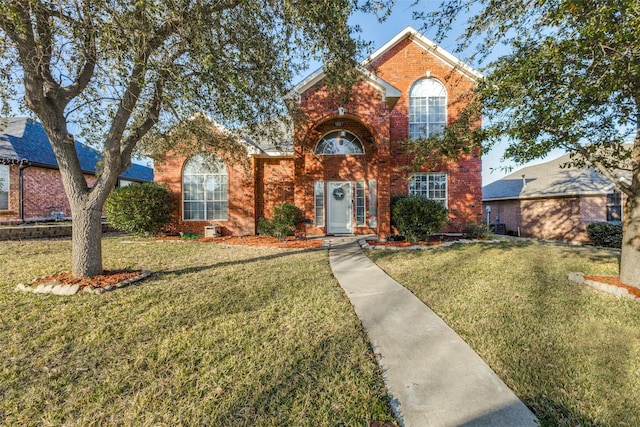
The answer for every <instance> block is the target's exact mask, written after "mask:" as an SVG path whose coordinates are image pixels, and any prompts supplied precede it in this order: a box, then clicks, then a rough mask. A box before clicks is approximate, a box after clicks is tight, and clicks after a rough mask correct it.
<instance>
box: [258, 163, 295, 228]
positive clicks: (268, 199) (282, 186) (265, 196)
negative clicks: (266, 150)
mask: <svg viewBox="0 0 640 427" xmlns="http://www.w3.org/2000/svg"><path fill="white" fill-rule="evenodd" d="M255 164H256V168H255V169H254V176H255V180H256V182H255V188H256V191H255V193H256V196H255V197H256V219H259V218H267V219H273V209H274V208H275V207H276V206H278V205H280V204H282V203H294V197H293V194H294V185H295V180H294V167H293V159H292V158H290V157H286V158H257V159H256V163H255Z"/></svg>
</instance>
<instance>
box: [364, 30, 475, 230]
mask: <svg viewBox="0 0 640 427" xmlns="http://www.w3.org/2000/svg"><path fill="white" fill-rule="evenodd" d="M372 65H373V67H375V69H376V70H377V72H378V75H379V76H380V77H381V78H383V79H384V80H386V81H387V82H389V83H391V84H392V85H393V86H395V87H396V88H398V89H399V90H400V91H401V92H402V96H401V97H400V99H399V100H398V103H397V104H396V106H395V108H394V109H393V111H391V113H390V121H391V126H390V129H391V132H390V138H391V141H394V143H393V144H392V148H391V149H392V154H391V156H392V163H393V165H394V169H393V170H392V171H391V194H392V195H405V194H407V193H408V180H409V178H410V175H411V172H446V173H447V175H448V198H449V200H448V208H449V223H448V224H447V227H446V229H445V230H444V231H461V230H462V229H464V226H465V224H466V223H469V222H481V221H482V175H481V174H482V161H481V158H480V156H462V157H461V158H460V159H458V160H457V161H449V162H444V163H440V164H438V163H434V164H425V165H422V167H418V168H415V167H413V166H414V165H412V164H411V163H412V159H411V158H409V157H407V156H406V155H405V151H404V147H403V144H402V142H401V141H404V140H406V139H407V138H408V136H409V93H410V90H411V86H413V84H414V83H415V82H416V81H418V80H420V79H422V78H425V77H427V74H428V75H429V76H430V77H431V78H434V79H437V80H438V81H440V83H442V84H443V85H444V86H445V88H446V90H447V122H448V123H452V122H453V121H454V120H455V119H456V118H457V117H458V114H459V112H460V111H461V110H462V108H464V106H466V105H467V104H466V103H467V102H468V97H469V95H470V92H471V90H472V89H473V87H474V83H473V81H471V80H470V79H469V78H467V77H466V76H463V75H462V74H460V73H458V72H454V71H453V70H452V68H451V67H450V66H449V65H447V64H445V63H444V62H443V61H442V60H440V59H438V58H437V57H435V56H433V55H431V54H429V53H427V52H425V51H424V49H422V48H421V47H420V46H418V45H417V44H416V43H414V42H412V41H411V40H410V39H405V40H403V41H402V42H400V43H398V44H397V45H396V46H394V47H393V48H392V49H390V50H389V51H387V52H386V53H385V54H384V55H382V56H381V57H379V58H377V60H376V61H375V62H374V63H373V64H372ZM478 125H479V123H478ZM408 167H409V170H407V168H408Z"/></svg>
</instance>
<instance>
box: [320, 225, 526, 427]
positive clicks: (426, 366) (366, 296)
mask: <svg viewBox="0 0 640 427" xmlns="http://www.w3.org/2000/svg"><path fill="white" fill-rule="evenodd" d="M329 257H330V263H331V268H332V269H333V273H334V275H335V277H336V278H337V279H338V281H339V282H340V285H341V286H342V288H343V289H344V291H345V292H346V294H347V295H348V296H349V299H350V300H351V303H352V304H353V306H354V308H355V311H356V313H357V315H358V317H359V318H360V320H361V321H362V324H363V326H364V328H365V330H366V331H367V334H368V336H369V339H370V340H371V344H372V345H373V350H374V352H375V353H376V355H377V356H378V361H379V364H380V366H381V367H382V370H383V376H384V381H385V384H386V386H387V389H388V390H389V394H390V395H391V398H392V407H393V411H394V413H395V415H396V417H397V418H398V420H399V422H400V424H401V425H402V426H403V427H422V426H430V427H440V426H491V427H499V426H508V427H520V426H536V425H538V422H537V420H536V418H535V416H534V415H533V413H531V411H530V410H529V409H528V408H527V407H526V406H525V405H524V404H523V403H522V402H521V401H520V400H519V399H518V398H517V397H516V396H515V395H514V394H513V392H512V391H511V390H510V389H509V388H508V387H507V386H506V385H505V384H504V383H503V382H502V380H501V379H500V378H498V376H497V375H496V374H495V373H494V372H493V371H492V370H491V368H489V366H488V365H487V364H486V363H485V362H484V361H483V360H482V359H481V358H480V357H479V356H478V355H477V354H476V353H475V352H474V351H473V350H472V349H471V348H470V347H469V346H468V345H467V344H466V343H465V342H464V341H463V340H462V338H460V337H459V336H458V335H457V334H456V333H455V332H454V331H453V330H452V329H451V328H449V327H448V326H447V325H446V324H445V323H444V322H443V321H442V320H441V319H440V318H439V317H438V316H436V314H435V313H433V311H431V310H430V309H429V308H428V307H427V306H426V305H425V304H423V303H422V302H421V301H420V300H419V299H418V298H416V297H415V296H414V295H413V294H412V293H411V292H410V291H408V290H407V289H406V288H404V287H403V286H401V285H400V284H399V283H398V282H396V281H395V280H393V279H391V278H390V277H389V276H387V275H386V274H385V273H384V272H383V271H382V270H381V269H380V268H378V267H377V266H376V265H375V264H374V263H373V262H371V261H370V260H369V259H368V258H367V257H366V256H365V255H364V254H363V253H362V250H361V249H360V246H359V245H358V243H357V241H356V240H355V239H354V238H353V237H350V238H349V237H345V238H340V237H338V238H333V239H331V249H330V252H329Z"/></svg>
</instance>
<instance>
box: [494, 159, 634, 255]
mask: <svg viewBox="0 0 640 427" xmlns="http://www.w3.org/2000/svg"><path fill="white" fill-rule="evenodd" d="M569 160H570V157H569V154H565V155H564V156H561V157H559V158H557V159H555V160H551V161H549V162H546V163H542V164H538V165H534V166H528V167H525V168H522V169H520V170H518V171H516V172H514V173H512V174H510V175H507V176H505V177H504V178H502V179H500V180H498V181H495V182H493V183H491V184H488V185H485V186H484V187H483V188H482V195H483V198H482V203H483V206H484V209H485V222H487V221H488V222H489V223H491V224H496V223H497V224H500V228H502V229H503V230H504V231H506V233H507V234H512V235H516V236H522V237H533V238H539V239H550V240H563V241H568V242H576V243H580V242H587V241H589V236H588V235H587V231H586V226H587V224H590V223H592V222H599V221H619V220H621V219H622V206H623V204H624V202H623V197H622V194H621V193H620V192H619V191H617V190H616V188H615V186H614V184H613V183H612V182H611V181H610V180H609V179H607V178H605V177H604V176H603V175H602V174H600V173H599V172H598V171H596V170H595V169H593V168H591V167H584V168H576V167H565V168H563V167H561V166H562V165H564V164H565V163H567V162H568V161H569Z"/></svg>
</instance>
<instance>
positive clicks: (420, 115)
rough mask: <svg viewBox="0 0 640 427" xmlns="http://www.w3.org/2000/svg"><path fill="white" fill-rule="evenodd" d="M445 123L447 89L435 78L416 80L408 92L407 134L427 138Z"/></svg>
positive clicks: (415, 137)
mask: <svg viewBox="0 0 640 427" xmlns="http://www.w3.org/2000/svg"><path fill="white" fill-rule="evenodd" d="M446 124H447V91H446V89H445V88H444V86H443V85H442V83H440V82H439V81H438V80H436V79H432V78H426V79H421V80H418V81H417V82H415V83H414V84H413V86H411V91H410V92H409V136H410V137H411V138H412V139H417V138H427V137H429V136H431V135H434V134H436V133H438V132H441V131H442V129H444V127H445V125H446Z"/></svg>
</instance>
